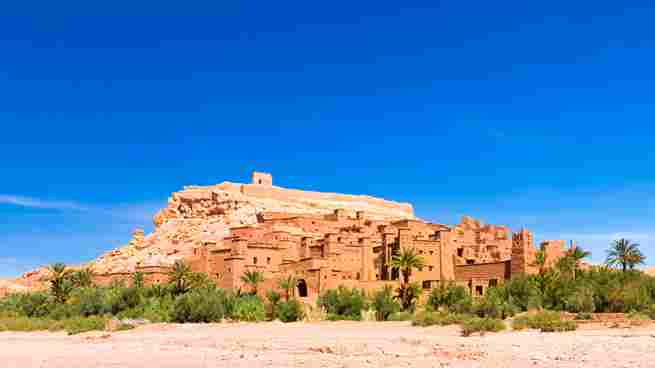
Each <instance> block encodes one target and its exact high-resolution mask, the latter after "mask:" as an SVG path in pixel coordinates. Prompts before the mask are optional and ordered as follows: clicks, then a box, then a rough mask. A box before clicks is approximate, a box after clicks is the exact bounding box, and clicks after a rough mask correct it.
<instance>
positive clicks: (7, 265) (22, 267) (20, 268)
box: [0, 257, 38, 277]
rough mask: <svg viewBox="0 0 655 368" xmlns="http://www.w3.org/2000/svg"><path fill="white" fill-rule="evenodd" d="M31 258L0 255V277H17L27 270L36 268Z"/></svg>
mask: <svg viewBox="0 0 655 368" xmlns="http://www.w3.org/2000/svg"><path fill="white" fill-rule="evenodd" d="M37 266H38V264H37V263H35V262H33V261H32V260H25V259H18V258H15V257H0V277H17V276H19V275H21V274H23V273H25V272H27V271H30V270H33V269H35V268H37Z"/></svg>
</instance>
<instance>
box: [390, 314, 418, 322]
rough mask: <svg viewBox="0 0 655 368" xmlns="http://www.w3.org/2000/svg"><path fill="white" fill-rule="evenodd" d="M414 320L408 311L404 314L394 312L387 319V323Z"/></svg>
mask: <svg viewBox="0 0 655 368" xmlns="http://www.w3.org/2000/svg"><path fill="white" fill-rule="evenodd" d="M413 319H414V313H412V312H410V311H405V312H396V313H393V314H391V315H390V316H389V317H388V318H387V321H396V322H400V321H411V320H413Z"/></svg>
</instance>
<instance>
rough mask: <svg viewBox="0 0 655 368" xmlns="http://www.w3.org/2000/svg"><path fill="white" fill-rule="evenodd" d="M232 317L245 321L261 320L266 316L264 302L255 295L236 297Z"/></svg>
mask: <svg viewBox="0 0 655 368" xmlns="http://www.w3.org/2000/svg"><path fill="white" fill-rule="evenodd" d="M232 318H234V319H236V320H238V321H246V322H258V321H263V320H264V319H265V318H266V312H265V311H264V303H263V302H262V300H261V299H259V297H257V296H255V295H246V296H242V297H240V298H237V299H236V300H235V303H234V311H233V312H232Z"/></svg>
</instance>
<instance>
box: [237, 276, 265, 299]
mask: <svg viewBox="0 0 655 368" xmlns="http://www.w3.org/2000/svg"><path fill="white" fill-rule="evenodd" d="M241 281H243V283H244V284H246V285H250V287H251V288H252V294H253V295H257V285H259V284H260V283H261V282H262V281H264V273H263V272H261V271H246V272H244V273H243V275H241Z"/></svg>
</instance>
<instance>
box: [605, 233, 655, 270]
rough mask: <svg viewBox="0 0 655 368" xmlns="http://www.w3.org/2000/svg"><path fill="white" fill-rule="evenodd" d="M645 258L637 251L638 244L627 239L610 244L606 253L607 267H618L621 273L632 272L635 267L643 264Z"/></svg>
mask: <svg viewBox="0 0 655 368" xmlns="http://www.w3.org/2000/svg"><path fill="white" fill-rule="evenodd" d="M645 260H646V256H644V254H643V253H642V252H641V250H640V249H639V244H637V243H633V242H631V241H630V240H628V239H619V240H615V241H614V242H612V245H611V247H610V249H609V250H608V251H607V260H606V261H605V263H607V265H608V266H620V267H621V270H622V271H623V272H626V271H628V270H633V269H634V267H635V266H637V265H640V264H644V261H645Z"/></svg>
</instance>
